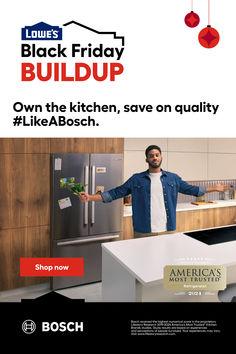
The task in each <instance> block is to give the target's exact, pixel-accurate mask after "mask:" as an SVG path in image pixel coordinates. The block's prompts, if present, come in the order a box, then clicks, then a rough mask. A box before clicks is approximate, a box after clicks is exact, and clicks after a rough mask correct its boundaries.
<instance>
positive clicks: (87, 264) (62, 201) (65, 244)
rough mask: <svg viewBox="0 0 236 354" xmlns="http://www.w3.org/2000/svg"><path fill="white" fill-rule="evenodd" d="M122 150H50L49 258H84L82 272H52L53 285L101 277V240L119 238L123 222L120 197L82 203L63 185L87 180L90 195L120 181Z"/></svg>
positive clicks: (69, 284)
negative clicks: (78, 274)
mask: <svg viewBox="0 0 236 354" xmlns="http://www.w3.org/2000/svg"><path fill="white" fill-rule="evenodd" d="M122 169H123V158H122V155H120V154H54V155H51V257H82V258H83V259H84V276H83V277H52V278H51V287H52V289H54V290H55V289H60V288H66V287H70V286H75V285H81V284H88V283H92V282H96V281H100V280H101V267H102V266H101V263H102V250H101V243H102V242H104V241H105V242H108V241H112V240H115V239H117V238H118V237H119V236H120V232H121V225H122V200H121V199H118V200H115V201H113V202H111V203H103V202H96V203H95V202H88V203H82V202H80V200H79V198H78V196H76V195H74V194H73V193H72V192H70V191H68V189H66V188H63V187H61V182H62V181H68V180H69V181H71V180H72V181H74V182H75V183H82V184H83V185H87V187H86V189H85V191H86V192H88V193H89V194H94V193H96V192H98V191H101V192H103V191H108V190H109V189H112V188H114V187H117V186H119V185H120V184H122Z"/></svg>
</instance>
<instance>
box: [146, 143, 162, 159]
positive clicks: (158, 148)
mask: <svg viewBox="0 0 236 354" xmlns="http://www.w3.org/2000/svg"><path fill="white" fill-rule="evenodd" d="M153 149H155V150H159V152H160V154H161V148H160V147H159V146H157V145H149V146H148V147H147V148H146V150H145V155H146V157H148V153H149V151H150V150H153Z"/></svg>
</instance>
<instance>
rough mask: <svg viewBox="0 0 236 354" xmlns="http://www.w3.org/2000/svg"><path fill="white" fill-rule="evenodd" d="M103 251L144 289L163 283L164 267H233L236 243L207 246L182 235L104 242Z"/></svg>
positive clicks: (235, 261)
mask: <svg viewBox="0 0 236 354" xmlns="http://www.w3.org/2000/svg"><path fill="white" fill-rule="evenodd" d="M234 226H235V225H234ZM102 248H103V250H105V251H106V252H108V253H109V254H110V255H112V257H114V258H115V259H116V260H117V261H118V262H119V263H120V264H122V266H124V267H125V268H126V269H127V271H128V272H130V273H131V274H132V275H134V276H135V277H136V279H138V280H139V281H140V282H141V283H142V284H143V285H145V286H150V285H153V284H156V283H158V282H159V281H160V280H162V279H163V268H164V267H165V266H166V265H188V264H189V265H194V264H198V265H205V264H208V265H215V264H216V265H231V264H236V241H232V242H225V243H220V244H215V245H211V246H209V245H207V244H205V243H202V242H200V241H197V240H195V239H193V238H191V237H188V236H186V235H184V234H183V233H176V234H170V235H163V236H154V237H143V238H138V239H131V240H122V241H116V242H107V243H103V244H102Z"/></svg>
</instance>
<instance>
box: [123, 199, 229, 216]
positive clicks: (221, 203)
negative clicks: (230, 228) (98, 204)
mask: <svg viewBox="0 0 236 354" xmlns="http://www.w3.org/2000/svg"><path fill="white" fill-rule="evenodd" d="M213 202H214V203H212V204H206V205H194V204H191V203H178V204H177V208H176V211H188V210H199V209H209V208H225V207H232V206H236V199H231V200H213ZM123 216H132V206H124V214H123Z"/></svg>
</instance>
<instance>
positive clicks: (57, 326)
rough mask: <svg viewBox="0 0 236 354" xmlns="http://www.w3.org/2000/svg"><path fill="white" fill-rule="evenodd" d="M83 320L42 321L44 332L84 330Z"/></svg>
mask: <svg viewBox="0 0 236 354" xmlns="http://www.w3.org/2000/svg"><path fill="white" fill-rule="evenodd" d="M83 330H84V324H83V322H51V323H50V322H42V332H50V331H51V332H58V331H59V332H66V331H68V332H83Z"/></svg>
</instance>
